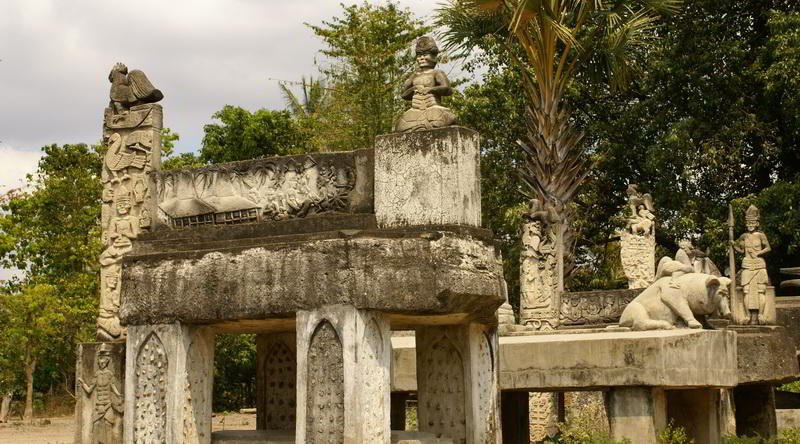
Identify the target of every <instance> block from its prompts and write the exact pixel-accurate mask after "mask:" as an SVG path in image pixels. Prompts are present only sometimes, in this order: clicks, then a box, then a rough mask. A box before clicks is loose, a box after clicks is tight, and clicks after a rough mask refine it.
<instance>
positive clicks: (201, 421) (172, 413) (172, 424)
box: [123, 323, 214, 444]
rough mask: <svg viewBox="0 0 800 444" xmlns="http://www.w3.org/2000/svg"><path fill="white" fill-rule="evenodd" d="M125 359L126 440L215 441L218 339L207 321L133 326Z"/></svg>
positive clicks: (200, 443)
mask: <svg viewBox="0 0 800 444" xmlns="http://www.w3.org/2000/svg"><path fill="white" fill-rule="evenodd" d="M128 333H129V334H128V340H127V344H126V352H125V353H126V364H125V393H126V394H127V397H126V398H125V427H124V440H123V442H124V443H125V444H135V443H138V442H181V443H185V444H207V443H209V442H210V441H211V389H212V383H213V365H214V340H213V334H212V333H211V331H210V330H209V329H208V328H205V327H188V326H182V325H180V324H177V323H175V324H169V325H165V324H160V325H149V326H132V327H131V328H130V329H129V331H128Z"/></svg>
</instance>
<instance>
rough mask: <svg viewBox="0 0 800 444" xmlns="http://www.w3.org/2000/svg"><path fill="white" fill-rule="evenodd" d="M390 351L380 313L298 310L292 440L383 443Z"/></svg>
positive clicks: (387, 434)
mask: <svg viewBox="0 0 800 444" xmlns="http://www.w3.org/2000/svg"><path fill="white" fill-rule="evenodd" d="M391 353H392V345H391V330H390V329H389V322H388V320H387V319H386V318H385V316H383V315H382V314H380V313H376V312H369V311H364V310H357V309H355V308H353V307H351V306H342V305H336V306H327V307H323V308H320V309H317V310H313V311H298V312H297V427H296V431H297V432H296V441H297V442H303V443H307V444H321V443H325V444H327V443H334V444H335V443H344V442H348V443H349V442H354V443H355V442H364V443H367V442H369V443H376V444H381V443H384V444H389V442H390V439H391V431H390V430H389V420H390V410H391V408H390V404H391V402H390V392H391V387H390V374H389V367H390V365H391Z"/></svg>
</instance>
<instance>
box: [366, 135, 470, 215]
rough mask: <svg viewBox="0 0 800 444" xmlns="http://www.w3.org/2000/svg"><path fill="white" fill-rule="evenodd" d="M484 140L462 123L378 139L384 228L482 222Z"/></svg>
mask: <svg viewBox="0 0 800 444" xmlns="http://www.w3.org/2000/svg"><path fill="white" fill-rule="evenodd" d="M479 145H480V143H479V135H478V133H476V132H475V131H472V130H470V129H467V128H462V127H458V126H451V127H447V128H440V129H435V130H428V131H416V132H410V133H393V134H387V135H382V136H378V137H377V138H376V139H375V217H376V218H377V220H378V226H379V227H381V228H387V227H394V226H403V225H441V224H458V225H471V226H475V227H479V226H480V225H481V191H480V190H481V188H480V146H479Z"/></svg>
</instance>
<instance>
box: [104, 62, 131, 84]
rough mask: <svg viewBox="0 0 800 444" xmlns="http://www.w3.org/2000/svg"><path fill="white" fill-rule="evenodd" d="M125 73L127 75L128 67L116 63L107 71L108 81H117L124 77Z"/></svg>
mask: <svg viewBox="0 0 800 444" xmlns="http://www.w3.org/2000/svg"><path fill="white" fill-rule="evenodd" d="M126 75H128V67H127V66H125V65H124V64H122V63H117V64H115V65H114V67H113V68H111V72H110V73H108V81H109V82H111V83H117V81H119V80H120V79H124V78H125V76H126Z"/></svg>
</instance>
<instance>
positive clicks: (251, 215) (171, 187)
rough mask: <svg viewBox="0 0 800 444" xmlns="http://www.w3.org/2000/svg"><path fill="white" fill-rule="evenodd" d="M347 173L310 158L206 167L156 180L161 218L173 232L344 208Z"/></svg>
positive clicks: (349, 180)
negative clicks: (238, 167) (237, 165)
mask: <svg viewBox="0 0 800 444" xmlns="http://www.w3.org/2000/svg"><path fill="white" fill-rule="evenodd" d="M354 184H355V176H354V173H353V169H352V168H350V167H343V166H337V165H335V164H333V163H332V162H325V161H319V162H318V160H315V159H314V158H313V157H311V156H295V157H284V158H275V159H269V160H266V161H262V162H257V163H253V164H252V165H250V166H249V167H247V168H245V169H242V170H239V169H235V168H231V167H228V166H210V167H204V168H192V169H182V170H174V171H167V172H163V173H161V174H160V177H159V183H158V187H159V191H158V195H159V211H160V217H161V219H162V220H164V221H165V222H166V223H167V224H168V225H170V226H171V227H173V228H184V227H192V226H197V225H220V224H239V223H246V222H255V221H259V220H284V219H294V218H301V217H306V216H309V215H312V214H318V213H325V212H331V211H344V210H346V208H347V207H348V205H349V194H350V192H351V191H352V190H353V186H354Z"/></svg>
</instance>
